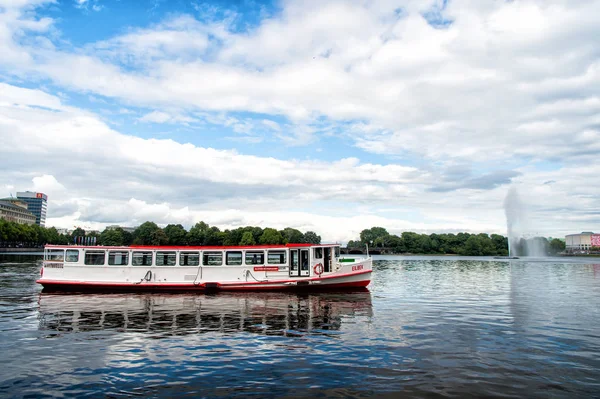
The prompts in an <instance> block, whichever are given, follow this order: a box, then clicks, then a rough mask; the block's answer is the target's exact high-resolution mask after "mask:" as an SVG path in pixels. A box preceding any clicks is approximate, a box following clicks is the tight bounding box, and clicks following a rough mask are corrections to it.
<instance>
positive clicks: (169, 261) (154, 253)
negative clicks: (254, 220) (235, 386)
mask: <svg viewBox="0 0 600 399" xmlns="http://www.w3.org/2000/svg"><path fill="white" fill-rule="evenodd" d="M44 261H45V262H44V263H45V267H46V268H53V267H59V266H63V265H64V266H96V267H98V266H106V267H111V266H115V267H131V268H137V267H161V268H162V267H173V268H177V267H206V268H213V267H227V266H231V267H236V266H237V267H244V268H248V269H249V270H252V271H254V272H271V273H275V272H277V274H284V273H286V274H287V275H289V276H290V277H309V276H314V275H321V274H327V273H331V272H333V271H334V265H335V264H337V263H338V262H339V261H340V246H339V244H322V245H321V244H319V245H313V244H286V245H264V246H263V245H256V246H235V247H233V246H231V247H194V246H189V247H182V246H177V247H171V246H130V247H103V246H53V245H47V246H46V248H45V250H44ZM61 268H62V267H61Z"/></svg>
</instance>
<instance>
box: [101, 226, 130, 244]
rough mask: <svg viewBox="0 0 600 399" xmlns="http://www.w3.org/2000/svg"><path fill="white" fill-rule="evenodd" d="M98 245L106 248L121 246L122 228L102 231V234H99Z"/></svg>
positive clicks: (122, 242) (122, 241)
mask: <svg viewBox="0 0 600 399" xmlns="http://www.w3.org/2000/svg"><path fill="white" fill-rule="evenodd" d="M99 241H100V244H101V245H108V246H121V245H124V244H125V243H124V240H123V229H122V228H120V227H119V228H116V229H104V231H103V232H102V233H100V238H99Z"/></svg>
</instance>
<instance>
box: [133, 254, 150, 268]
mask: <svg viewBox="0 0 600 399" xmlns="http://www.w3.org/2000/svg"><path fill="white" fill-rule="evenodd" d="M131 264H132V265H133V266H152V252H150V251H147V252H146V251H144V252H134V253H133V255H132V256H131Z"/></svg>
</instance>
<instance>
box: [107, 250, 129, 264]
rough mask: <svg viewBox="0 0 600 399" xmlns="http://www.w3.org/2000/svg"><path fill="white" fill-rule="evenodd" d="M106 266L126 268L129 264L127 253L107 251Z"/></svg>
mask: <svg viewBox="0 0 600 399" xmlns="http://www.w3.org/2000/svg"><path fill="white" fill-rule="evenodd" d="M108 264H109V265H111V266H127V265H128V264H129V251H109V252H108Z"/></svg>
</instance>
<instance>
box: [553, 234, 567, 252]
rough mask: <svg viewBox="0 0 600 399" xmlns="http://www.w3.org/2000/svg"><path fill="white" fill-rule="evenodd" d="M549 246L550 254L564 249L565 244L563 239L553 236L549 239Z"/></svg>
mask: <svg viewBox="0 0 600 399" xmlns="http://www.w3.org/2000/svg"><path fill="white" fill-rule="evenodd" d="M549 248H550V253H551V254H552V255H556V254H557V253H559V252H562V251H564V250H565V248H566V245H565V242H564V241H563V240H559V239H558V238H553V239H552V240H550V244H549Z"/></svg>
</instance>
